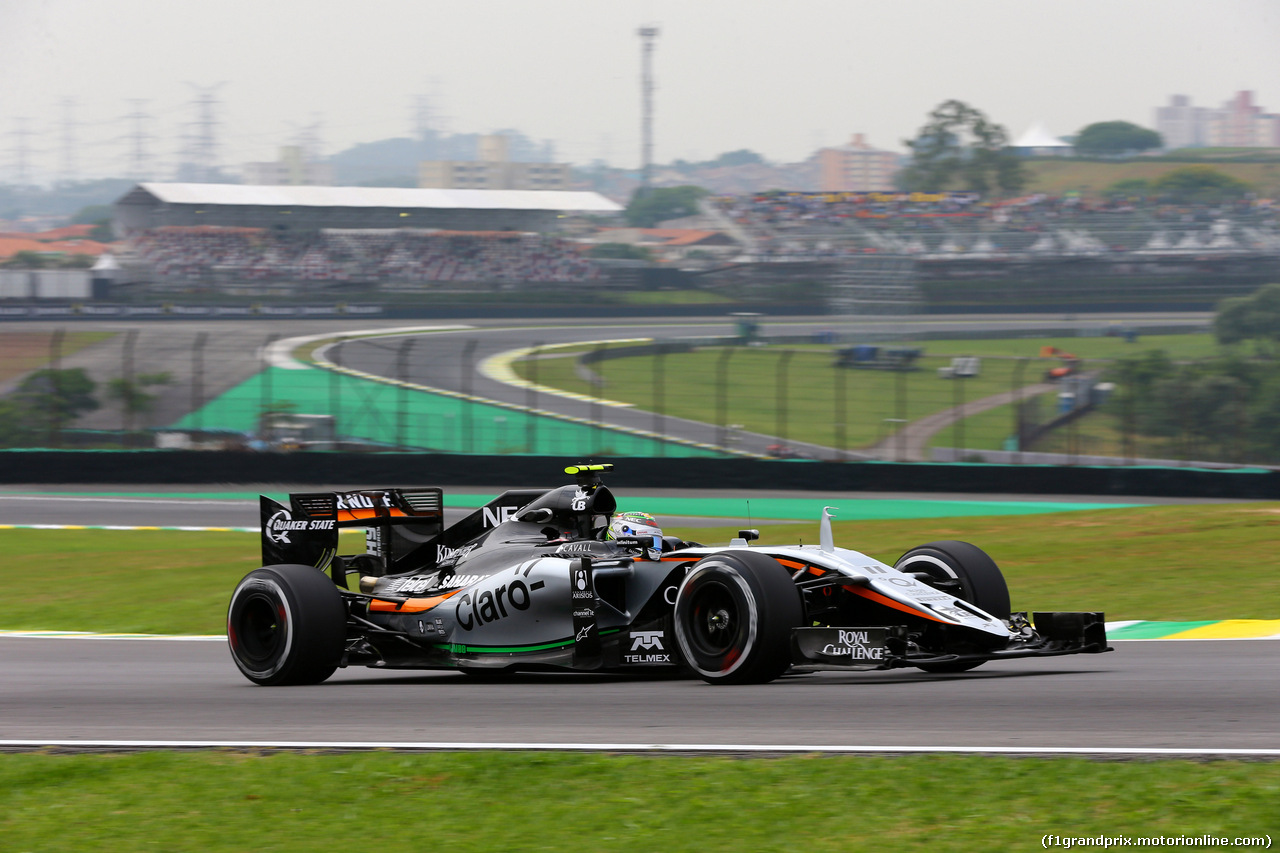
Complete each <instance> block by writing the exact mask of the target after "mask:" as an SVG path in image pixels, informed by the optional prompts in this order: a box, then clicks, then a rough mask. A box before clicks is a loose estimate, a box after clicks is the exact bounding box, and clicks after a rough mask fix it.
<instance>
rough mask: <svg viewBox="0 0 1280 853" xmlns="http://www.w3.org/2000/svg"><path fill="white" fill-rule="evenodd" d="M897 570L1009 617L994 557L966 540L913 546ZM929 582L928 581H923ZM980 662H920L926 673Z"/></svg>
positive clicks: (965, 667)
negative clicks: (922, 576) (922, 577)
mask: <svg viewBox="0 0 1280 853" xmlns="http://www.w3.org/2000/svg"><path fill="white" fill-rule="evenodd" d="M894 568H895V569H897V570H898V571H900V572H908V573H913V572H920V573H923V574H926V575H928V576H930V577H931V578H933V579H934V580H935V582H936V583H937V585H938V586H939V588H940V589H942V590H943V591H945V592H948V593H950V594H951V595H954V596H955V597H956V598H959V599H961V600H962V601H967V602H969V603H970V604H973V605H976V606H978V607H979V608H981V609H982V610H984V611H986V612H987V613H990V614H991V615H992V616H995V617H997V618H999V619H1008V618H1009V616H1010V614H1011V612H1012V611H1011V609H1010V606H1009V586H1008V584H1006V583H1005V580H1004V574H1003V573H1001V571H1000V567H999V566H997V565H996V562H995V560H993V559H991V557H990V556H988V555H987V552H986V551H983V550H982V549H981V548H979V547H977V546H976V545H970V544H969V543H968V542H959V541H956V540H954V539H944V540H941V541H938V542H929V543H927V544H925V545H921V546H920V547H918V548H912V549H911V550H910V551H908V552H907V553H905V554H903V555H902V556H901V557H899V558H898V562H897V563H895V564H894ZM926 583H928V581H926ZM981 664H982V661H964V662H956V663H936V664H921V665H920V669H922V670H924V671H925V672H964V671H965V670H969V669H973V668H974V667H976V666H980V665H981Z"/></svg>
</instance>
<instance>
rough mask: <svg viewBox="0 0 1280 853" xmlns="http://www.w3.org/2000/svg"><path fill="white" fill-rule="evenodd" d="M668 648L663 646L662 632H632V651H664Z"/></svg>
mask: <svg viewBox="0 0 1280 853" xmlns="http://www.w3.org/2000/svg"><path fill="white" fill-rule="evenodd" d="M662 648H666V647H665V646H663V645H662V632H661V631H632V632H631V651H633V652H634V651H635V650H636V649H662Z"/></svg>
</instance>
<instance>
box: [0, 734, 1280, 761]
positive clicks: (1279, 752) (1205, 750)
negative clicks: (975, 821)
mask: <svg viewBox="0 0 1280 853" xmlns="http://www.w3.org/2000/svg"><path fill="white" fill-rule="evenodd" d="M41 747H76V748H79V749H344V750H345V749H349V750H375V749H392V750H417V751H450V752H456V751H464V750H465V751H478V752H505V751H510V750H523V751H538V752H675V753H680V752H686V753H687V752H696V753H828V754H844V755H858V754H862V755H874V754H883V753H899V754H908V753H961V754H971V755H981V754H989V755H1146V756H1163V757H1169V758H1176V757H1179V756H1240V757H1253V758H1280V749H1241V748H1237V747H1196V748H1191V747H1185V748H1177V747H1172V748H1170V747H1117V746H902V745H897V744H882V745H873V744H856V745H848V744H737V743H608V742H605V743H537V742H529V741H505V742H496V743H488V742H483V741H403V742H398V741H338V740H335V741H319V740H283V741H274V740H91V739H84V740H68V739H63V738H51V739H47V740H45V739H36V738H24V739H0V749H39V748H41Z"/></svg>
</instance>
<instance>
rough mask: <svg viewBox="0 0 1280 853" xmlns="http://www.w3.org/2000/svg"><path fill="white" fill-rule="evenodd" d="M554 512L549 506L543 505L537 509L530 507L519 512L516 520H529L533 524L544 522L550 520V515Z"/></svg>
mask: <svg viewBox="0 0 1280 853" xmlns="http://www.w3.org/2000/svg"><path fill="white" fill-rule="evenodd" d="M554 514H555V513H553V512H552V511H551V508H550V507H545V506H544V507H539V508H538V509H531V510H529V511H528V512H526V513H523V514H521V515H520V516H518V517H517V519H516V520H517V521H529V522H532V523H534V524H546V523H547V522H548V521H550V520H551V517H552V516H553V515H554Z"/></svg>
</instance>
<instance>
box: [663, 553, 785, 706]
mask: <svg viewBox="0 0 1280 853" xmlns="http://www.w3.org/2000/svg"><path fill="white" fill-rule="evenodd" d="M803 616H804V605H803V604H802V602H801V600H800V591H799V590H798V589H796V585H795V584H794V583H793V582H792V580H791V577H790V575H789V573H788V572H787V570H786V569H785V568H783V567H782V566H781V565H780V564H779V563H778V562H777V561H776V560H774V559H773V558H772V557H768V556H765V555H764V554H755V553H752V552H750V551H725V552H721V553H719V554H712V555H710V556H708V557H704V558H703V559H701V560H699V561H698V562H697V563H695V564H694V565H693V568H691V569H690V570H689V573H688V574H687V575H685V577H684V580H683V581H681V583H680V590H679V592H677V593H676V603H675V620H674V621H675V634H676V643H677V645H678V646H679V648H680V654H681V655H682V656H683V658H684V662H685V665H686V666H688V667H689V668H690V669H692V670H693V671H694V672H695V673H696V674H697V675H698V676H699V677H700V678H702V680H703V681H707V682H709V683H711V684H763V683H764V682H767V681H772V680H773V679H775V678H777V677H778V676H780V675H782V673H783V672H785V671H786V669H787V667H789V666H790V665H791V632H792V631H793V630H794V629H795V628H798V627H800V624H801V621H802V619H803Z"/></svg>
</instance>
